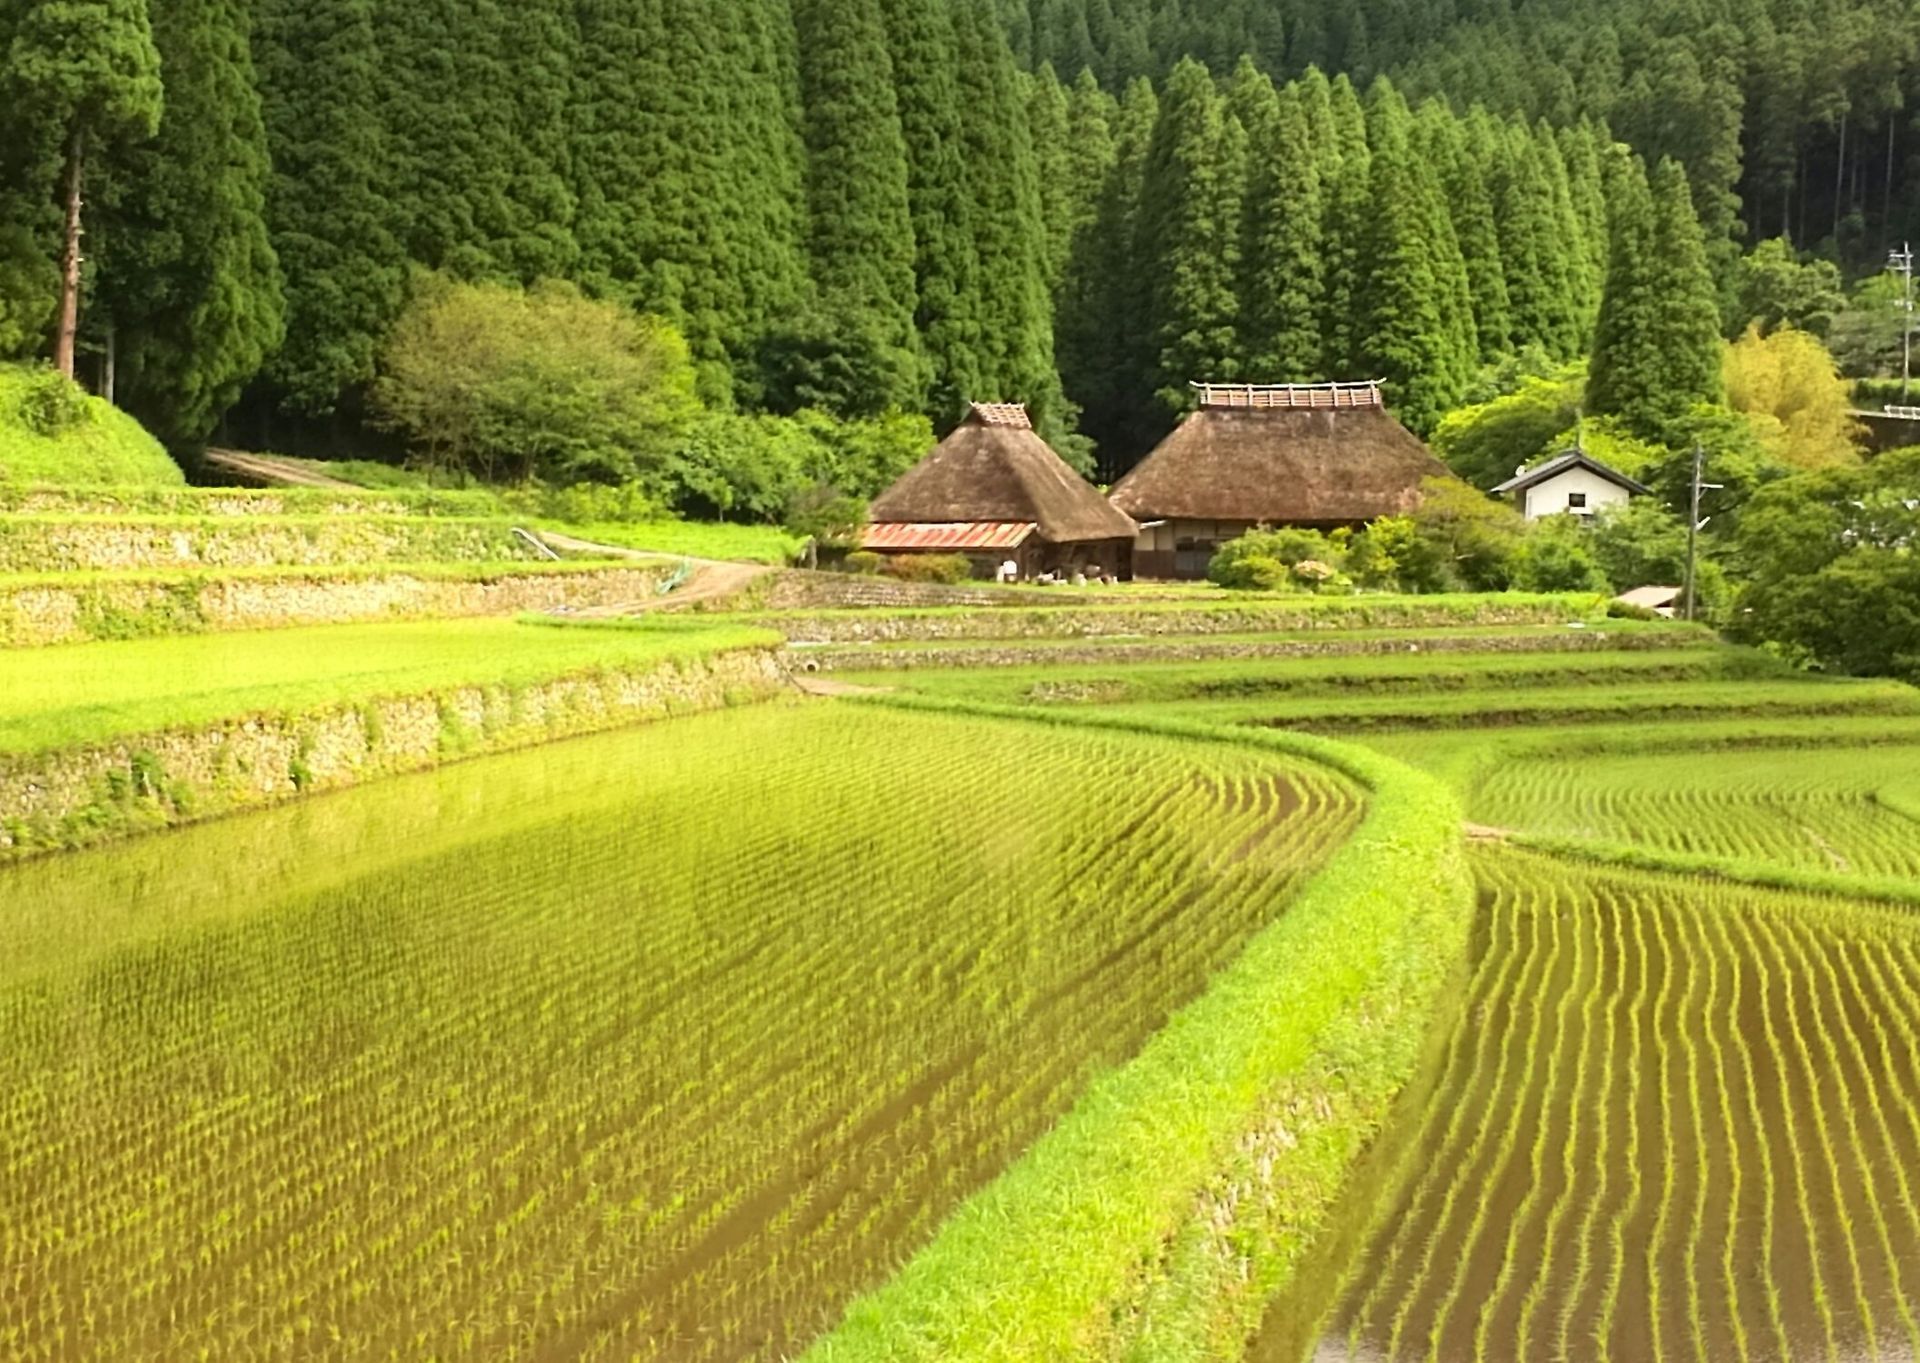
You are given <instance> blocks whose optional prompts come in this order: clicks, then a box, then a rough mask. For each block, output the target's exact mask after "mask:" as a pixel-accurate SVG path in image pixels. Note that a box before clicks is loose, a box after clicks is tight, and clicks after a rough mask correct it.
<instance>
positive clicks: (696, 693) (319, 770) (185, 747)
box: [0, 629, 786, 863]
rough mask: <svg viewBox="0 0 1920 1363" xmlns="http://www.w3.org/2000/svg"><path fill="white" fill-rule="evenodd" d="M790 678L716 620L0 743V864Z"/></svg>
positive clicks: (686, 708) (641, 717)
mask: <svg viewBox="0 0 1920 1363" xmlns="http://www.w3.org/2000/svg"><path fill="white" fill-rule="evenodd" d="M785 689H786V681H785V677H784V675H783V674H782V673H781V671H780V668H779V664H778V661H777V658H776V655H775V644H774V641H772V640H770V639H768V638H766V637H765V636H764V635H762V634H761V633H760V632H758V631H752V630H740V629H720V630H716V631H713V632H712V633H711V637H710V638H703V637H702V636H701V634H700V633H697V632H686V633H683V634H681V635H678V636H670V637H668V638H665V639H663V640H661V641H660V643H659V645H658V646H657V647H636V648H634V649H633V650H631V656H629V657H627V658H624V659H622V658H620V657H618V656H615V655H612V654H609V655H608V656H607V657H606V658H605V659H603V660H601V661H599V662H594V663H582V662H581V661H578V660H577V659H576V660H573V661H570V662H566V663H559V662H556V663H555V664H553V665H552V666H550V667H546V668H544V669H542V668H537V667H531V666H521V667H519V668H517V669H516V670H515V671H513V672H512V673H510V674H509V673H495V674H494V675H491V676H480V675H467V676H460V675H448V676H445V677H440V678H432V679H424V680H423V679H422V678H421V677H419V676H416V677H414V678H413V679H411V680H409V679H408V678H406V677H405V676H401V677H398V678H395V679H384V678H377V679H376V684H375V685H374V686H373V687H371V688H370V689H369V690H368V691H366V692H365V693H363V694H354V693H353V688H352V686H351V685H348V686H345V687H343V688H342V689H341V690H340V691H339V692H338V693H336V694H333V695H329V696H321V695H319V693H315V694H314V695H313V696H310V697H308V698H306V699H305V700H304V701H303V702H301V703H288V704H285V705H282V706H279V707H272V706H268V707H262V706H259V705H257V704H248V705H246V706H245V707H244V708H240V707H238V706H236V708H235V709H233V710H231V711H228V712H225V713H218V714H210V715H208V716H206V717H205V718H203V719H202V720H200V721H199V722H196V723H193V724H176V725H174V726H172V727H169V728H166V729H163V730H156V731H146V732H137V733H130V734H126V735H122V736H113V737H106V738H102V739H100V740H97V741H92V742H79V743H73V744H69V745H63V746H57V747H53V748H50V749H48V750H45V751H26V752H18V753H0V863H5V862H8V861H15V860H20V859H23V858H26V857H29V856H35V855H40V854H44V853H48V852H55V851H62V850H67V849H71V848H76V847H83V846H92V845H95V844H98V843H102V842H107V841H111V840H113V839H115V838H119V837H125V836H129V835H131V834H134V833H139V832H145V831H148V830H151V829H156V828H163V827H169V826H173V825H178V824H184V823H191V822H195V821H198V820H201V819H205V818H209V817H212V816H215V815H219V814H225V813H229V812H232V811H235V810H240V809H248V808H256V807H259V806H264V805H271V804H278V803H280V802H282V801H285V800H290V799H293V798H296V797H298V796H302V795H306V794H310V793H314V792H318V791H323V790H338V789H344V788H346V787H349V786H355V785H360V784H362V783H364V782H367V781H370V780H374V779H377V778H379V777H383V776H390V775H395V774H397V773H400V772H408V771H420V770H424V769H426V768H429V767H433V766H437V765H439V764H441V763H443V762H447V761H451V760H454V759H457V758H465V757H473V756H478V755H481V754H483V753H493V752H505V751H509V750H511V749H514V748H521V747H527V746H529V745H532V744H536V743H543V742H547V741H549V740H552V739H556V738H566V737H571V736H574V735H577V734H586V733H595V732H600V731H603V730H608V729H615V728H621V727H624V726H627V725H633V724H639V723H642V722H645V721H648V720H654V719H662V718H666V717H668V716H671V715H677V714H684V713H691V712H694V711H698V710H712V709H719V708H722V707H725V706H729V705H736V704H745V703H748V702H751V701H760V700H765V699H767V698H769V697H771V696H774V695H777V694H779V693H780V692H782V691H783V690H785Z"/></svg>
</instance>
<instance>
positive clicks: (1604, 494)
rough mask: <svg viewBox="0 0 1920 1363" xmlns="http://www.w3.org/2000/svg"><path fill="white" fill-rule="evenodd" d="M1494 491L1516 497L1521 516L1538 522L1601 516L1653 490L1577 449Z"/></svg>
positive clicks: (1525, 471)
mask: <svg viewBox="0 0 1920 1363" xmlns="http://www.w3.org/2000/svg"><path fill="white" fill-rule="evenodd" d="M1493 491H1494V495H1495V496H1499V497H1511V498H1513V505H1514V508H1515V509H1516V510H1518V511H1519V512H1520V514H1521V515H1523V516H1525V517H1526V518H1527V519H1528V520H1530V521H1537V520H1540V519H1541V518H1542V517H1545V516H1593V515H1597V514H1599V513H1600V512H1602V511H1605V510H1606V509H1607V508H1609V507H1615V506H1625V505H1626V504H1627V503H1628V502H1630V501H1632V500H1633V499H1634V498H1635V497H1641V496H1645V495H1646V494H1647V493H1648V492H1649V491H1650V489H1649V488H1647V487H1646V486H1645V485H1644V484H1641V483H1636V482H1635V481H1634V480H1633V479H1631V478H1629V477H1627V475H1626V474H1624V473H1622V472H1620V471H1619V470H1618V469H1614V468H1609V467H1607V465H1605V464H1603V463H1601V462H1600V461H1599V460H1598V459H1595V458H1594V457H1593V456H1592V455H1590V454H1588V453H1587V452H1586V451H1585V450H1583V449H1580V448H1578V447H1577V446H1576V447H1575V448H1573V449H1570V450H1568V451H1566V453H1564V454H1560V455H1556V456H1555V457H1553V458H1552V459H1549V460H1548V461H1547V462H1546V463H1544V464H1541V465H1538V466H1537V467H1535V468H1531V469H1521V470H1520V472H1519V473H1517V474H1515V475H1514V476H1513V477H1511V478H1509V479H1507V481H1506V482H1504V483H1502V484H1500V486H1499V487H1497V488H1495V489H1494V490H1493Z"/></svg>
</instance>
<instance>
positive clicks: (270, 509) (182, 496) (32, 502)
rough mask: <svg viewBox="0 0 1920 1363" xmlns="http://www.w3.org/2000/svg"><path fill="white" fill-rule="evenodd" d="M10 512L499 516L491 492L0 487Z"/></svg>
mask: <svg viewBox="0 0 1920 1363" xmlns="http://www.w3.org/2000/svg"><path fill="white" fill-rule="evenodd" d="M0 514H4V515H9V516H97V517H115V516H187V517H202V516H457V517H465V518H467V519H475V518H480V519H487V518H499V517H503V516H505V514H506V513H505V511H504V510H503V509H502V508H501V505H500V500H499V498H497V497H495V496H494V495H493V494H492V493H491V492H484V491H470V492H453V491H446V490H438V489H394V490H392V491H385V492H374V491H366V490H361V489H357V488H312V487H288V488H230V487H154V486H132V487H120V486H93V485H86V486H73V487H50V486H46V485H35V484H27V485H17V486H8V485H0Z"/></svg>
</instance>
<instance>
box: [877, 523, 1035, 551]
mask: <svg viewBox="0 0 1920 1363" xmlns="http://www.w3.org/2000/svg"><path fill="white" fill-rule="evenodd" d="M1039 528H1040V527H1039V526H1037V525H1034V524H1032V523H1030V522H1029V523H1023V522H1019V521H956V522H949V523H945V524H940V525H926V524H914V523H910V522H905V521H896V522H892V523H884V522H883V523H881V524H879V525H870V526H868V527H867V533H866V537H865V539H864V540H863V541H862V543H863V545H864V546H865V547H866V548H868V549H873V550H876V551H878V552H881V553H894V552H900V551H905V550H915V549H926V550H942V549H954V550H960V549H1018V548H1019V547H1020V546H1021V545H1023V544H1025V543H1026V542H1027V537H1028V536H1030V535H1032V534H1033V532H1034V531H1036V530H1038V529H1039Z"/></svg>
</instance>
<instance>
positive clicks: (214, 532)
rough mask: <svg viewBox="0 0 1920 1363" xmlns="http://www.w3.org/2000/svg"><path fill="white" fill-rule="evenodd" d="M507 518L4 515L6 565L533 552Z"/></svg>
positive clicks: (477, 559)
mask: <svg viewBox="0 0 1920 1363" xmlns="http://www.w3.org/2000/svg"><path fill="white" fill-rule="evenodd" d="M534 557H535V555H534V552H533V550H532V549H531V548H529V547H528V546H527V545H526V544H525V543H523V542H522V541H521V540H519V539H518V538H517V537H516V536H515V535H514V534H513V526H512V524H511V523H510V522H507V521H504V520H491V519H477V518H470V517H453V516H432V517H423V516H364V515H362V516H341V515H315V516H239V515H223V516H197V517H187V516H28V515H10V516H0V573H43V572H73V571H87V570H102V571H112V570H127V569H142V568H146V569H152V568H193V567H205V568H271V567H286V566H295V565H299V566H307V567H316V566H318V567H332V566H340V565H349V564H356V563H500V562H514V561H532V560H533V559H534Z"/></svg>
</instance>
